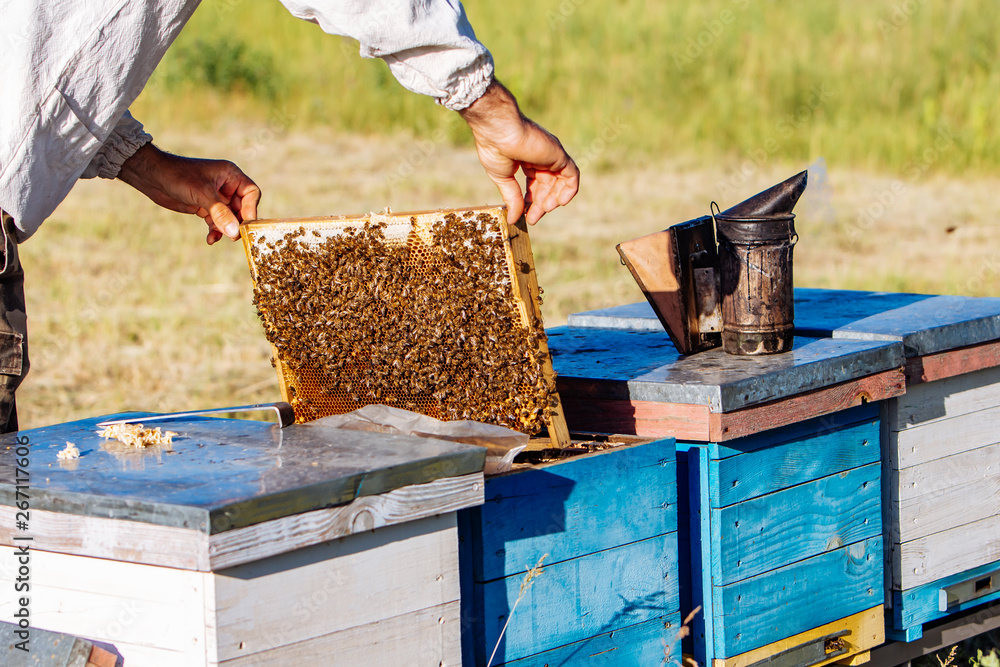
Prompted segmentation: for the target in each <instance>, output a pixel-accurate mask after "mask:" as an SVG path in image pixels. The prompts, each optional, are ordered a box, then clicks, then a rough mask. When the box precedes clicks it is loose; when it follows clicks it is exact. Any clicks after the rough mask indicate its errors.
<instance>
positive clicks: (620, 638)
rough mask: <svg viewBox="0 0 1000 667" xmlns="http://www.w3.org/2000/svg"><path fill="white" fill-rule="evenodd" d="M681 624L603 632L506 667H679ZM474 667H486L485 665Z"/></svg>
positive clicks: (675, 618) (667, 621)
mask: <svg viewBox="0 0 1000 667" xmlns="http://www.w3.org/2000/svg"><path fill="white" fill-rule="evenodd" d="M680 623H681V619H680V614H679V613H675V614H672V615H670V616H662V617H660V618H656V619H653V620H651V621H646V622H644V623H637V624H635V625H630V626H629V627H627V628H622V629H620V630H613V631H611V632H603V633H601V634H599V635H595V636H594V637H588V638H587V639H584V640H583V641H579V642H574V643H572V644H568V645H566V646H560V647H559V648H556V649H552V650H551V651H544V652H542V653H538V654H536V655H532V656H529V657H527V658H521V659H520V660H513V661H511V662H506V663H504V665H503V667H557V666H564V667H569V666H570V665H574V666H576V665H580V666H581V667H596V666H598V665H608V666H609V667H619V666H620V665H662V664H667V665H672V664H676V665H680V664H681V642H680V638H679V637H678V632H679V628H680ZM470 667H472V666H470ZM475 667H485V663H483V664H482V665H476V666H475Z"/></svg>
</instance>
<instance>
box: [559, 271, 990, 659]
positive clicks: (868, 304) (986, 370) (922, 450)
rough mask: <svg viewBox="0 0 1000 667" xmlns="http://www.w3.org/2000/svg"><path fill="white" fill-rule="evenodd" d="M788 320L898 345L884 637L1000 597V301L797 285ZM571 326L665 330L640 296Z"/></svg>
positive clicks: (888, 434)
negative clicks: (899, 382)
mask: <svg viewBox="0 0 1000 667" xmlns="http://www.w3.org/2000/svg"><path fill="white" fill-rule="evenodd" d="M795 315H796V319H795V325H796V331H797V332H798V333H800V334H803V335H813V336H829V337H832V338H834V339H838V340H859V341H861V340H883V341H896V342H898V343H899V344H901V345H902V346H903V352H904V357H905V378H906V388H905V394H903V395H901V396H899V397H895V398H890V399H889V400H887V401H885V402H884V403H883V415H882V424H883V427H882V428H883V433H882V446H883V453H882V462H883V472H884V478H883V491H884V499H883V500H884V502H883V511H884V517H883V523H884V526H885V549H884V551H885V557H886V605H887V606H888V607H890V608H891V609H890V610H889V611H888V612H887V614H888V619H887V620H888V630H887V634H888V636H889V637H890V638H892V639H897V640H903V641H910V640H915V639H919V638H920V637H921V635H922V627H923V624H925V623H928V622H931V621H935V620H938V619H943V618H945V617H947V616H950V615H952V614H955V613H958V612H961V611H964V610H966V609H969V608H970V607H973V606H976V605H979V604H983V603H986V602H989V601H991V600H995V599H997V598H1000V579H997V576H998V575H997V573H998V572H1000V502H998V500H997V494H996V488H997V484H998V480H1000V476H998V475H1000V471H998V469H997V464H996V463H995V461H996V455H997V453H998V452H1000V444H998V443H1000V434H998V433H1000V428H998V425H1000V421H998V419H1000V389H998V387H1000V299H997V298H973V297H962V296H933V295H926V294H893V293H885V292H856V291H848V290H820V289H797V290H796V291H795ZM569 322H570V323H571V324H575V325H578V326H591V327H602V328H607V329H635V330H640V331H650V332H652V331H657V330H662V327H661V326H660V324H659V321H658V320H657V319H656V316H655V314H654V313H653V312H652V309H651V308H649V306H648V304H646V303H639V304H631V305H628V306H620V307H617V308H609V309H605V310H601V311H592V312H589V313H580V314H577V315H571V316H570V317H569Z"/></svg>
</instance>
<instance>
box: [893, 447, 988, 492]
mask: <svg viewBox="0 0 1000 667" xmlns="http://www.w3.org/2000/svg"><path fill="white" fill-rule="evenodd" d="M998 457H1000V443H997V444H995V445H987V446H986V447H980V448H979V449H973V450H972V451H969V452H962V453H961V454H955V455H953V456H949V457H947V458H943V459H938V460H936V461H928V462H927V463H921V464H920V465H916V466H912V467H910V468H905V469H903V470H900V471H898V472H895V471H894V474H893V477H894V478H895V479H896V481H895V483H894V484H893V487H892V489H890V490H891V491H892V496H891V498H892V500H893V501H894V502H896V501H899V502H901V501H905V500H912V499H914V498H919V497H921V496H924V495H927V494H929V493H936V492H939V491H941V490H943V489H948V488H951V487H953V486H964V485H966V484H972V483H974V482H977V481H980V480H983V479H987V478H989V477H993V476H994V475H996V474H997V473H998V472H1000V458H998Z"/></svg>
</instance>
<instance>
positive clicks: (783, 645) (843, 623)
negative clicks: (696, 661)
mask: <svg viewBox="0 0 1000 667" xmlns="http://www.w3.org/2000/svg"><path fill="white" fill-rule="evenodd" d="M842 630H847V634H846V635H844V636H843V637H842V639H843V641H844V643H845V644H847V646H846V648H847V655H848V656H851V657H850V658H847V660H845V658H844V657H843V656H840V657H836V658H830V659H829V660H825V661H823V662H818V663H816V664H815V665H813V666H812V667H823V665H828V664H831V663H834V662H835V663H837V664H840V665H844V664H847V665H855V664H861V663H862V662H866V660H861V661H860V662H854V661H852V660H853V659H854V657H855V656H858V655H859V654H861V655H864V656H867V653H868V650H869V649H871V648H874V647H876V646H878V645H880V644H882V643H883V642H885V618H884V614H883V608H882V606H881V605H880V606H878V607H872V608H871V609H866V610H865V611H862V612H858V613H857V614H853V615H851V616H848V617H847V618H842V619H839V620H837V621H833V622H832V623H827V624H825V625H821V626H819V627H817V628H813V629H812V630H807V631H806V632H801V633H799V634H797V635H793V636H791V637H786V638H784V639H780V640H778V641H776V642H774V643H773V644H768V645H767V646H762V647H760V648H757V649H754V650H752V651H747V652H746V653H741V654H740V655H736V656H733V657H731V658H726V659H722V660H719V659H717V660H713V661H712V667H750V665H753V664H755V663H757V662H760V661H761V660H765V659H767V658H769V657H771V656H774V655H776V654H778V653H781V652H782V651H786V650H788V649H790V648H794V647H796V646H800V645H802V644H806V643H808V642H810V641H812V640H815V639H817V638H819V637H823V636H825V635H828V634H831V633H834V632H840V631H842Z"/></svg>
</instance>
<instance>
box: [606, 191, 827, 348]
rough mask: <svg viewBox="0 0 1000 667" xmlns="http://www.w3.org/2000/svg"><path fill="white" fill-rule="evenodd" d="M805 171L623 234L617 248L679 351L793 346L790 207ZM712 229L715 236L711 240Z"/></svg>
mask: <svg viewBox="0 0 1000 667" xmlns="http://www.w3.org/2000/svg"><path fill="white" fill-rule="evenodd" d="M807 175H808V174H807V172H805V171H803V172H801V173H799V174H796V175H795V176H793V177H791V178H789V179H788V180H786V181H783V182H782V183H779V184H777V185H775V186H773V187H771V188H768V189H767V190H764V191H763V192H760V193H758V194H756V195H754V196H753V197H751V198H750V199H747V200H746V201H744V202H741V203H739V204H737V205H736V206H733V207H732V208H729V209H727V210H725V211H722V212H718V207H717V205H716V204H715V202H713V203H712V212H713V215H712V216H711V217H709V216H703V217H701V218H697V219H695V220H690V221H688V222H683V223H680V224H678V225H674V226H673V227H670V228H669V229H666V230H664V231H662V232H658V233H656V234H650V235H648V236H643V237H641V238H638V239H633V240H631V241H626V242H624V243H621V244H619V245H618V252H619V254H621V256H622V260H623V261H624V263H625V265H626V266H628V268H629V270H630V271H631V272H632V275H633V277H634V278H635V279H636V282H638V283H639V287H640V288H641V289H642V291H643V293H644V294H645V295H646V298H647V300H648V301H649V302H650V304H651V305H652V306H653V310H654V311H656V314H657V316H658V317H659V318H660V322H661V323H662V324H663V327H664V328H665V329H666V330H667V333H669V334H670V337H671V339H672V340H673V342H674V345H675V347H677V350H678V351H679V352H681V353H682V354H692V353H694V352H699V351H701V350H706V349H711V348H714V347H719V346H720V345H721V346H722V348H723V349H724V350H725V351H726V352H728V353H730V354H739V355H756V354H776V353H779V352H786V351H788V350H790V349H792V340H793V330H794V324H793V319H794V302H793V298H792V296H793V295H792V249H793V247H794V245H795V242H796V241H797V240H798V236H797V235H796V233H795V215H794V214H793V213H792V209H793V208H794V207H795V204H796V203H797V202H798V200H799V197H801V196H802V193H803V192H804V191H805V188H806V180H807ZM716 234H717V235H718V243H716Z"/></svg>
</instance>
